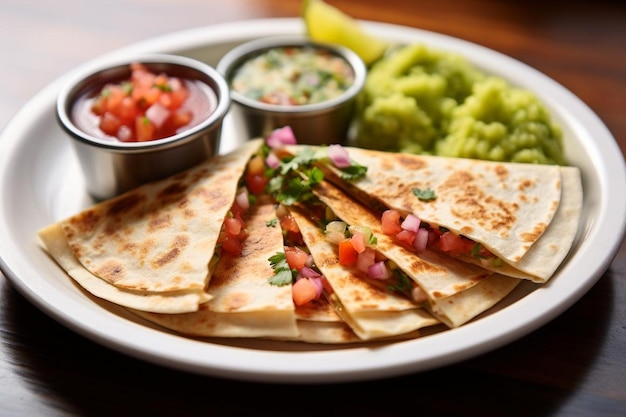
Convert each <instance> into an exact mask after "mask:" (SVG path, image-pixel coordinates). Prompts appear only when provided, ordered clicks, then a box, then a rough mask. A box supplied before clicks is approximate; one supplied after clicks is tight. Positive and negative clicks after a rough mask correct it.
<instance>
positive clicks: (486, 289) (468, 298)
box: [313, 181, 519, 327]
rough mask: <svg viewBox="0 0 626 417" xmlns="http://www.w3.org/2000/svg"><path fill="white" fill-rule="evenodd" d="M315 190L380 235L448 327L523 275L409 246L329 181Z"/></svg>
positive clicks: (338, 211) (351, 220)
mask: <svg viewBox="0 0 626 417" xmlns="http://www.w3.org/2000/svg"><path fill="white" fill-rule="evenodd" d="M313 192H314V194H315V195H316V196H317V197H318V198H319V199H320V200H321V201H322V202H323V203H324V204H326V206H327V207H329V208H330V209H331V210H332V211H333V213H334V214H335V215H336V216H337V217H339V218H340V219H341V220H343V221H344V222H346V223H347V224H349V225H353V226H366V227H368V228H369V229H370V230H371V231H372V234H373V235H374V236H376V240H377V243H376V250H377V251H378V252H380V253H381V254H383V255H384V256H385V257H386V258H388V259H390V260H391V261H393V262H394V263H395V264H396V265H397V266H398V268H400V269H401V270H402V271H403V272H404V273H405V274H407V276H408V277H409V278H411V279H412V280H413V281H414V282H415V283H416V285H417V286H419V288H421V290H422V291H423V292H424V293H425V294H426V296H427V299H428V301H427V302H426V304H425V307H426V308H427V309H428V310H429V311H430V312H431V313H432V314H433V315H434V316H435V317H436V318H437V319H438V320H440V321H442V322H443V323H445V324H446V325H447V326H448V327H458V326H460V325H462V324H464V323H466V322H467V321H469V320H471V319H472V318H474V317H476V316H477V315H479V314H480V313H482V312H484V311H485V310H487V309H488V308H490V307H492V306H494V305H495V304H496V303H497V302H498V301H500V300H501V299H503V298H504V297H505V296H506V295H507V294H508V293H509V292H511V290H513V289H514V288H515V287H516V286H517V284H519V279H516V278H511V277H506V276H502V275H498V274H494V273H492V272H490V271H487V270H485V269H483V268H481V267H479V266H475V265H472V264H468V263H466V262H462V261H460V260H457V259H455V258H451V257H449V256H446V255H442V254H440V253H437V252H435V251H432V250H426V251H425V252H423V253H421V254H419V255H418V254H417V253H416V252H414V251H412V250H411V249H408V248H406V247H404V246H402V245H400V244H398V243H397V242H394V240H393V238H391V237H390V236H388V235H386V234H384V233H383V232H382V230H381V226H380V219H379V218H378V217H376V216H375V215H374V214H373V213H372V212H371V211H370V210H368V209H367V208H365V207H364V206H362V205H361V204H360V203H358V202H357V201H355V200H354V199H352V198H351V197H349V196H348V195H346V194H345V193H343V192H342V191H341V190H339V189H338V188H337V187H335V186H334V185H332V184H330V183H329V182H327V181H323V182H321V183H320V184H318V185H317V186H316V187H315V188H314V190H313Z"/></svg>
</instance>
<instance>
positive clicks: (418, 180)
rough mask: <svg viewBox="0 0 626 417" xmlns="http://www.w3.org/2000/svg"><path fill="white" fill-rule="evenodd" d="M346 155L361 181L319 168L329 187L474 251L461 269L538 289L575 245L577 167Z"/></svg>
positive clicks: (326, 167) (351, 149) (354, 152)
mask: <svg viewBox="0 0 626 417" xmlns="http://www.w3.org/2000/svg"><path fill="white" fill-rule="evenodd" d="M303 148H304V146H303V145H292V146H289V147H287V149H288V150H289V151H290V152H291V153H294V154H297V153H298V152H299V151H301V150H302V149H303ZM345 149H346V150H347V151H348V153H349V155H350V158H352V159H353V160H355V161H357V162H358V163H359V164H360V165H363V166H366V167H367V175H366V176H365V177H364V178H361V179H358V180H355V181H346V180H344V179H342V178H341V175H342V173H341V171H340V170H339V169H337V168H336V167H334V166H333V165H332V164H329V163H326V164H323V165H321V166H320V167H321V168H322V169H323V170H324V171H325V174H326V177H327V179H328V180H329V181H331V182H333V183H335V184H336V185H337V186H339V187H341V188H342V189H344V190H345V191H346V192H347V193H348V194H350V195H352V196H353V197H355V198H356V199H357V200H359V201H362V202H364V203H365V204H366V205H368V206H370V207H376V210H377V211H378V212H379V213H380V212H383V211H384V210H386V209H393V210H397V211H398V212H399V213H400V214H401V216H402V217H403V218H405V217H406V216H408V215H409V214H413V215H414V216H416V217H417V218H419V220H420V221H421V222H422V224H423V225H426V226H428V227H430V228H431V230H433V231H435V232H440V231H444V230H445V231H447V232H449V234H453V235H455V236H456V237H460V238H462V239H465V240H467V241H469V243H470V246H469V247H472V246H471V245H473V244H475V243H478V244H480V245H481V247H480V250H481V251H482V252H481V253H474V254H472V253H467V252H466V253H465V254H462V255H459V256H460V257H461V258H462V259H463V260H464V261H466V262H471V263H476V264H479V265H481V266H482V267H484V268H487V269H490V270H492V271H494V272H498V273H501V274H506V275H509V276H515V277H518V278H524V279H529V280H531V281H534V282H538V283H543V282H546V281H547V280H548V279H549V278H550V277H551V276H552V275H553V274H554V272H555V271H556V269H557V268H558V267H559V265H560V264H561V263H562V261H563V259H564V258H565V256H566V255H567V253H568V252H569V249H570V247H571V245H572V244H573V242H574V240H575V237H576V234H577V231H578V225H579V218H580V213H581V209H582V186H581V179H580V171H579V170H578V168H576V167H566V166H557V165H539V164H521V163H504V162H492V161H479V160H471V159H462V158H447V157H439V156H424V155H409V154H400V153H389V152H383V151H373V150H366V149H360V148H354V147H346V148H345ZM424 194H429V195H428V196H426V197H425V196H424ZM475 248H478V247H475ZM469 252H471V251H469Z"/></svg>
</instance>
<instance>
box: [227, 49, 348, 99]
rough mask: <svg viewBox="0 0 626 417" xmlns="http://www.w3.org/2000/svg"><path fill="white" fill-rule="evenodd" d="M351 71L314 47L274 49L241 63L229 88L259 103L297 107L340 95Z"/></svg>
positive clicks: (342, 60) (346, 85)
mask: <svg viewBox="0 0 626 417" xmlns="http://www.w3.org/2000/svg"><path fill="white" fill-rule="evenodd" d="M352 84H354V71H353V69H352V67H351V66H350V64H349V63H348V62H347V61H346V60H345V59H343V58H342V57H340V56H337V55H334V54H332V53H330V52H329V51H327V50H325V49H323V48H316V47H308V46H305V47H277V48H272V49H269V50H268V51H265V52H264V53H262V54H259V55H257V56H255V57H253V58H252V59H250V60H248V61H246V62H245V63H243V65H242V66H241V67H239V68H238V69H237V71H236V72H235V73H234V75H233V78H232V80H231V88H232V89H233V90H234V91H237V92H238V93H240V94H243V95H244V96H246V97H248V98H251V99H253V100H257V101H259V102H262V103H267V104H275V105H287V106H298V105H305V104H314V103H320V102H323V101H326V100H330V99H332V98H335V97H338V96H340V95H341V94H343V93H344V92H345V91H346V90H347V89H348V88H350V86H351V85H352Z"/></svg>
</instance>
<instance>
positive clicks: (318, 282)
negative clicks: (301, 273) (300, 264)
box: [309, 275, 324, 298]
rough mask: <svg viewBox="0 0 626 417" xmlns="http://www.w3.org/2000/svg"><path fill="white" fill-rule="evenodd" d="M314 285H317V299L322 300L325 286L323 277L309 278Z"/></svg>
mask: <svg viewBox="0 0 626 417" xmlns="http://www.w3.org/2000/svg"><path fill="white" fill-rule="evenodd" d="M309 279H310V280H311V282H312V283H313V284H315V290H316V291H315V298H320V296H321V295H322V291H323V290H324V284H322V276H321V275H319V276H317V277H314V278H309Z"/></svg>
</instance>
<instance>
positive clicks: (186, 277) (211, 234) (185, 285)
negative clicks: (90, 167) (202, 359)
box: [38, 140, 262, 313]
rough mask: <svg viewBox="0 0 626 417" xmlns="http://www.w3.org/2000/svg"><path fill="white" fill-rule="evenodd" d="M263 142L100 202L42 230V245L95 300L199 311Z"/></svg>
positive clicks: (150, 308)
mask: <svg viewBox="0 0 626 417" xmlns="http://www.w3.org/2000/svg"><path fill="white" fill-rule="evenodd" d="M261 144H262V142H261V141H260V140H254V141H249V142H247V143H246V144H244V145H243V146H241V147H240V148H238V149H236V150H234V151H232V152H231V153H229V154H226V155H220V156H217V157H215V158H212V159H210V160H207V161H206V162H204V163H201V164H200V165H197V166H195V167H193V168H191V169H189V170H186V171H183V172H181V173H179V174H177V175H174V176H172V177H170V178H167V179H163V180H160V181H156V182H153V183H148V184H145V185H143V186H140V187H138V188H136V189H134V190H131V191H128V192H126V193H124V194H122V195H120V196H117V197H115V198H112V199H110V200H107V201H103V202H101V203H98V204H96V205H94V206H92V207H90V208H88V209H86V210H84V211H83V212H81V213H78V214H76V215H74V216H71V217H69V218H66V219H64V220H61V221H59V222H57V223H55V224H53V225H50V226H48V227H46V228H43V229H41V230H40V231H39V233H38V235H39V237H40V240H41V242H42V243H43V245H44V248H45V249H46V250H47V251H48V252H49V254H50V255H51V256H52V257H53V258H54V259H55V260H56V261H57V262H58V263H59V265H60V266H61V267H62V268H63V269H65V271H66V272H67V273H68V274H69V275H70V276H71V277H72V278H73V279H74V280H75V281H76V282H77V283H78V284H79V285H81V286H82V287H83V288H84V289H86V290H87V291H89V292H90V293H92V294H93V295H95V296H97V297H100V298H103V299H106V300H108V301H111V302H114V303H117V304H120V305H122V306H126V307H131V308H135V309H139V310H144V311H153V312H160V313H182V312H189V311H195V310H198V306H199V305H200V304H202V303H204V302H206V301H208V300H210V299H211V296H210V295H208V294H207V293H206V292H205V289H206V287H207V285H208V283H209V281H210V278H211V272H212V271H211V266H212V265H214V264H215V262H212V259H213V258H214V255H215V254H216V249H217V246H218V239H219V237H220V233H221V230H222V225H223V224H224V219H225V217H226V215H227V214H228V212H229V210H230V208H231V206H233V203H234V201H235V196H236V193H237V189H238V185H239V181H240V179H241V177H242V175H243V173H244V171H245V169H246V165H247V163H248V161H249V159H250V158H251V156H252V155H254V154H255V153H256V152H257V151H258V149H259V147H260V146H261Z"/></svg>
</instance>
